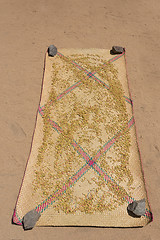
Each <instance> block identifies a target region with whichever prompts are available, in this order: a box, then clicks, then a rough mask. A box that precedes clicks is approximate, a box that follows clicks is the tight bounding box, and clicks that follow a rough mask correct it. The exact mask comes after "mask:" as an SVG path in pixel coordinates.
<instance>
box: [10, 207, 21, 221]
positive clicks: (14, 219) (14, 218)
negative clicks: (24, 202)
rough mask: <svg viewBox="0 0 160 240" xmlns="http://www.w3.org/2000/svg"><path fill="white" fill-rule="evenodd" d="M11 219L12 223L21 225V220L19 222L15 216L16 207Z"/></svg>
mask: <svg viewBox="0 0 160 240" xmlns="http://www.w3.org/2000/svg"><path fill="white" fill-rule="evenodd" d="M12 221H13V223H15V224H17V225H22V222H20V221H19V219H18V217H17V214H16V209H15V210H14V213H13V218H12Z"/></svg>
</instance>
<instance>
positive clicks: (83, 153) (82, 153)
mask: <svg viewBox="0 0 160 240" xmlns="http://www.w3.org/2000/svg"><path fill="white" fill-rule="evenodd" d="M72 145H73V146H74V147H75V148H77V149H78V152H79V153H80V154H81V155H82V157H83V158H84V159H85V160H86V161H87V162H88V161H89V160H90V158H89V157H88V156H87V154H86V153H85V152H84V151H83V150H82V149H81V148H80V147H79V146H78V144H77V143H76V142H73V143H72Z"/></svg>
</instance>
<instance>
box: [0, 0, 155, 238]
mask: <svg viewBox="0 0 160 240" xmlns="http://www.w3.org/2000/svg"><path fill="white" fill-rule="evenodd" d="M159 24H160V2H159V0H147V1H146V0H134V1H133V0H125V1H120V0H94V1H93V0H92V1H90V0H81V1H80V0H79V1H78V0H59V1H55V0H34V1H33V0H27V1H22V0H14V1H12V0H0V71H1V80H0V81H1V87H0V102H1V105H0V106H1V109H0V110H1V111H0V119H1V124H0V131H1V136H0V146H1V147H0V164H1V168H0V190H1V191H0V193H1V196H0V197H1V198H0V199H1V212H0V213H1V223H0V225H1V226H0V239H4V240H5V239H12V240H13V239H14V240H21V239H29V240H32V239H60V240H61V239H86V240H89V239H108V240H109V239H114V240H116V239H121V240H123V239H145V240H150V239H151V240H153V239H159V237H158V236H159V235H160V225H159V216H160V214H159V211H160V201H159V199H158V197H159V196H160V187H159V184H160V178H159V177H160V164H159V161H160V144H159V142H160V141H159V140H160V137H159V136H160V120H159V118H160V112H159V111H158V110H159V101H160V94H159V92H160V84H159V82H158V80H159V79H158V77H159V73H160V71H159V64H160V59H159V53H160V44H159V38H160V27H159ZM50 44H55V45H56V46H57V47H58V48H62V47H64V48H107V49H110V48H111V47H112V45H121V46H124V47H125V48H126V50H127V59H128V72H129V78H130V89H131V93H132V98H133V101H134V112H135V119H136V126H137V131H138V139H139V145H140V150H141V156H142V161H143V169H144V173H145V178H146V186H147V190H148V196H149V200H150V204H151V208H152V212H153V214H154V221H153V222H152V223H150V224H149V225H147V226H146V227H144V228H134V229H133V228H130V229H120V228H119V229H116V228H85V227H79V228H78V227H63V228H61V227H46V228H42V227H41V228H38V227H37V228H35V229H33V230H32V231H28V232H24V231H23V229H22V228H21V227H19V226H16V225H12V224H11V217H12V214H13V209H14V207H15V202H16V198H17V195H18V192H19V188H20V185H21V181H22V177H23V173H24V169H25V165H26V161H27V158H28V155H29V150H30V146H31V139H32V134H33V129H34V125H35V117H36V112H37V107H38V103H39V98H40V90H41V82H42V73H43V62H44V53H45V51H46V49H47V47H48V46H49V45H50Z"/></svg>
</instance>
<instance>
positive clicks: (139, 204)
mask: <svg viewBox="0 0 160 240" xmlns="http://www.w3.org/2000/svg"><path fill="white" fill-rule="evenodd" d="M127 210H128V212H129V213H133V214H134V215H135V216H137V217H141V216H143V215H145V211H146V201H145V199H142V200H139V201H133V202H132V203H130V204H129V205H128V207H127Z"/></svg>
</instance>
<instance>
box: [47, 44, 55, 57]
mask: <svg viewBox="0 0 160 240" xmlns="http://www.w3.org/2000/svg"><path fill="white" fill-rule="evenodd" d="M56 54H57V48H56V47H55V46H54V45H50V46H49V47H48V55H49V56H50V57H54V56H55V55H56Z"/></svg>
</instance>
